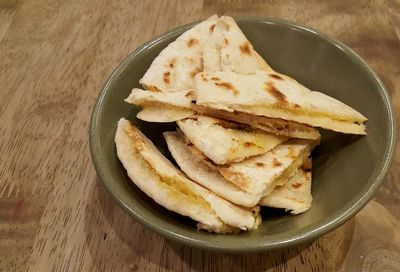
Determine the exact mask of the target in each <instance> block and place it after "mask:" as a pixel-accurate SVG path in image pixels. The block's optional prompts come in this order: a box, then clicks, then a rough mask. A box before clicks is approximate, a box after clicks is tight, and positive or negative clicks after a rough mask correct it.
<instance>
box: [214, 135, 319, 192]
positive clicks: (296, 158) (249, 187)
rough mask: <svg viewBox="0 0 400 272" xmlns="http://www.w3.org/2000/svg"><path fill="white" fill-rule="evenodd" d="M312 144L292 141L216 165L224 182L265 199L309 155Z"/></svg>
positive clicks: (288, 177) (292, 173)
mask: <svg viewBox="0 0 400 272" xmlns="http://www.w3.org/2000/svg"><path fill="white" fill-rule="evenodd" d="M314 145H315V142H312V141H308V140H300V139H291V140H288V141H286V142H284V143H283V144H280V145H278V146H276V147H275V148H274V149H272V150H271V151H269V152H267V153H265V154H263V155H259V156H255V157H251V158H248V159H246V160H244V161H241V162H236V163H231V164H227V165H222V166H221V165H215V167H216V168H217V169H218V171H219V172H220V173H221V174H222V175H223V176H224V177H225V179H226V180H228V181H230V182H232V183H233V184H235V185H236V186H238V187H239V188H241V189H242V190H244V191H246V192H248V193H250V194H254V195H260V196H265V195H268V194H269V193H271V192H272V191H273V190H274V188H275V187H276V186H281V185H284V184H286V183H287V181H288V180H289V179H290V178H291V177H292V176H293V175H294V174H295V173H296V171H297V169H298V168H299V167H300V166H301V165H302V164H303V163H304V161H305V159H306V158H307V157H308V156H309V155H310V152H311V149H312V147H313V146H314Z"/></svg>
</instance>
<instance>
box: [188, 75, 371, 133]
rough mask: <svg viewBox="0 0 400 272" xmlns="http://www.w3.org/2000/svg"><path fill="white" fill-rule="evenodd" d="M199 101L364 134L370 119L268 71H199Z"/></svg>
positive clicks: (224, 107) (330, 98) (228, 108)
mask: <svg viewBox="0 0 400 272" xmlns="http://www.w3.org/2000/svg"><path fill="white" fill-rule="evenodd" d="M194 89H195V92H196V94H195V96H196V99H197V100H196V103H197V104H198V105H200V106H205V107H211V108H214V109H220V110H226V111H231V112H233V111H239V112H245V113H249V114H253V115H259V116H266V117H271V118H281V119H284V120H288V121H295V122H298V123H302V124H307V125H310V126H313V127H322V128H325V129H330V130H334V131H338V132H343V133H350V134H365V126H364V124H363V122H365V121H366V120H367V119H366V118H365V117H364V116H363V115H361V114H360V113H359V112H357V111H356V110H354V109H352V108H351V107H349V106H347V105H345V104H344V103H342V102H340V101H338V100H336V99H334V98H332V97H329V96H327V95H325V94H323V93H320V92H313V91H310V90H309V89H307V88H306V87H304V86H303V85H301V84H300V83H298V82H296V81H293V80H288V79H286V78H283V77H280V76H279V75H277V74H275V73H271V72H267V71H260V70H259V71H256V73H254V74H248V75H243V74H238V73H234V72H214V73H199V74H197V75H196V77H195V86H194Z"/></svg>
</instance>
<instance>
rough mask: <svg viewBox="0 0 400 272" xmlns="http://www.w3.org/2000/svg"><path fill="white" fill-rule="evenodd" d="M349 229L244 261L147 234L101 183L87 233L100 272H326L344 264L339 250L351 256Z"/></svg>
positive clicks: (94, 193)
mask: <svg viewBox="0 0 400 272" xmlns="http://www.w3.org/2000/svg"><path fill="white" fill-rule="evenodd" d="M347 225H348V227H344V228H343V227H342V229H343V230H342V231H340V233H338V234H337V235H336V236H338V237H337V238H329V237H328V238H322V240H321V239H319V240H317V241H314V242H309V243H305V244H303V245H299V246H297V247H293V248H288V249H283V250H273V251H269V252H261V253H251V254H240V255H239V254H225V253H218V252H210V251H205V250H201V249H196V248H190V247H187V246H182V245H179V244H176V243H174V242H170V241H168V240H165V239H164V238H162V237H161V236H159V235H158V234H156V233H154V232H152V231H150V230H148V229H146V228H145V227H144V226H143V225H141V224H140V223H138V222H136V221H135V220H134V219H133V218H131V217H130V216H129V215H128V214H127V213H125V212H124V211H123V210H122V209H121V208H120V207H119V206H118V205H117V204H116V203H115V202H114V201H113V200H112V199H111V196H109V195H108V193H107V192H106V191H105V190H104V189H103V188H102V187H101V185H99V182H98V181H96V182H95V184H94V185H93V186H92V189H91V193H90V195H89V196H88V205H87V207H86V222H85V233H86V243H87V247H88V249H89V251H90V254H91V257H92V260H93V265H94V266H95V269H94V270H95V271H109V270H110V269H117V270H119V271H121V270H128V271H142V270H145V269H146V271H147V270H150V271H153V270H157V271H158V270H159V269H162V270H168V271H265V270H268V269H272V268H274V271H275V270H276V269H278V271H281V270H282V271H285V270H290V271H292V270H294V269H296V270H297V271H303V270H304V269H306V270H307V269H311V268H313V269H314V268H315V269H322V268H324V265H325V263H327V262H328V263H329V262H330V261H329V260H326V258H330V257H335V258H336V260H335V262H340V260H338V258H340V257H338V254H337V253H335V250H336V251H341V253H340V254H339V255H340V256H345V253H346V252H347V250H348V247H346V246H347V243H345V244H346V245H345V246H339V244H341V242H342V241H343V240H345V239H351V237H352V233H353V230H354V224H347ZM343 232H345V233H344V234H343ZM334 235H335V234H334ZM331 236H332V235H331ZM323 239H325V241H324V240H323ZM331 255H332V256H331ZM299 266H303V267H302V269H299V268H301V267H299ZM296 267H297V268H296ZM325 268H326V267H325Z"/></svg>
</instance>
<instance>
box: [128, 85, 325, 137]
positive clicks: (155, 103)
mask: <svg viewBox="0 0 400 272" xmlns="http://www.w3.org/2000/svg"><path fill="white" fill-rule="evenodd" d="M194 99H195V97H194V92H193V91H187V90H186V91H178V92H168V93H163V92H152V91H144V90H140V89H136V88H135V89H133V90H132V93H131V94H130V95H129V97H128V98H127V99H125V101H126V102H128V103H131V104H134V105H140V106H141V107H142V110H141V111H140V112H139V113H138V115H137V118H139V119H141V120H143V121H147V122H174V121H178V120H182V119H185V118H187V117H189V116H192V115H194V114H195V113H198V114H201V115H209V116H212V117H216V118H220V119H225V120H231V121H236V122H239V123H243V124H249V125H251V126H252V127H255V128H259V129H261V130H264V131H267V132H270V133H273V134H276V135H281V136H286V137H290V138H300V139H312V140H318V139H320V137H321V135H320V134H319V132H318V130H317V129H315V128H312V127H310V126H308V125H304V124H299V123H296V122H291V121H286V120H283V119H279V118H268V117H264V116H256V115H252V114H248V113H242V112H229V111H225V110H217V109H212V108H208V107H203V106H198V105H196V104H194V103H191V101H193V100H194Z"/></svg>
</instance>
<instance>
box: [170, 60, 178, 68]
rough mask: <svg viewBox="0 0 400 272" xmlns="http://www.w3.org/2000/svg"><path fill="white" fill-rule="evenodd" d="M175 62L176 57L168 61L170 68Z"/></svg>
mask: <svg viewBox="0 0 400 272" xmlns="http://www.w3.org/2000/svg"><path fill="white" fill-rule="evenodd" d="M175 63H176V59H172V60H171V61H170V62H169V65H168V66H169V67H170V68H174V67H175Z"/></svg>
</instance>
